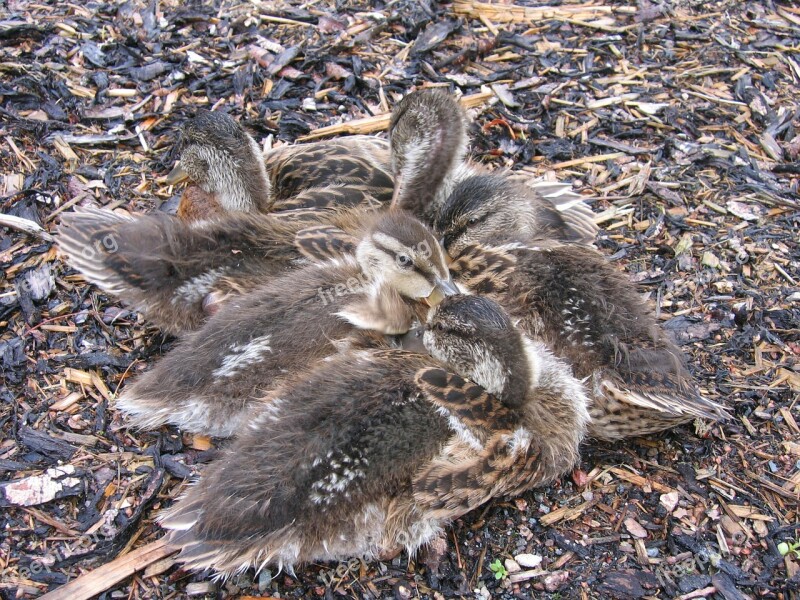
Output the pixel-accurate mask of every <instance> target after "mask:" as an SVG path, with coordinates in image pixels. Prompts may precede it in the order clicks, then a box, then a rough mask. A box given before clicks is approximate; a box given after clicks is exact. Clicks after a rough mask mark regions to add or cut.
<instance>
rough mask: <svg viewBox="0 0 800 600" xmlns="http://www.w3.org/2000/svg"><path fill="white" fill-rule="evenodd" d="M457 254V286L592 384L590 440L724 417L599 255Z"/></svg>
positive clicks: (571, 249) (573, 248) (567, 247)
mask: <svg viewBox="0 0 800 600" xmlns="http://www.w3.org/2000/svg"><path fill="white" fill-rule="evenodd" d="M445 239H448V238H447V236H445ZM455 239H458V238H455ZM455 247H457V248H460V254H456V258H455V260H454V261H453V262H452V263H451V265H450V268H451V270H452V271H453V273H454V274H456V277H457V280H458V282H459V284H461V285H465V286H467V287H468V288H469V289H471V290H472V291H474V292H475V293H481V294H488V295H489V296H490V297H492V298H494V299H496V300H497V301H498V302H499V303H500V304H501V305H502V306H503V307H504V308H505V309H506V310H508V311H509V313H510V314H511V315H512V317H513V318H514V319H517V320H518V321H517V325H518V326H519V327H520V328H522V330H523V331H524V332H525V333H527V334H528V335H530V336H531V337H532V338H534V339H537V340H541V341H543V342H544V343H546V344H547V347H548V348H550V349H551V350H552V351H553V352H554V353H555V354H556V355H557V356H559V357H561V358H564V359H565V360H566V361H567V362H568V363H569V364H570V365H571V366H572V369H573V371H574V373H575V376H576V377H579V378H585V379H586V381H587V383H586V385H587V387H588V388H589V389H590V390H591V393H592V397H593V402H592V405H591V407H590V410H589V412H590V414H591V417H592V419H591V422H590V424H589V436H590V437H594V438H598V439H606V440H614V439H619V438H624V437H631V436H636V435H645V434H648V433H654V432H657V431H662V430H664V429H668V428H670V427H673V426H675V425H678V424H680V423H684V422H687V421H691V420H692V419H694V418H704V419H712V420H719V419H725V418H727V417H728V414H727V412H726V410H725V408H724V407H722V406H720V405H719V404H717V403H715V402H712V401H711V400H708V399H707V398H704V397H703V396H702V395H701V394H700V391H699V390H698V388H697V385H696V384H695V382H694V380H693V379H692V376H691V375H690V374H689V372H688V370H687V369H686V365H685V362H684V359H683V356H682V354H681V352H680V350H679V349H678V347H677V346H676V345H675V343H674V342H673V341H672V340H671V339H669V337H668V335H667V334H666V333H665V332H664V331H663V330H662V329H661V328H660V327H659V326H658V323H657V321H656V319H655V316H654V314H653V311H652V309H651V308H650V306H648V304H647V303H646V302H644V300H643V299H642V297H641V295H640V294H638V293H637V292H636V290H635V289H634V288H633V286H632V285H631V283H630V281H629V280H628V279H627V278H626V277H625V276H624V275H623V274H621V273H619V272H618V271H617V270H616V269H615V268H614V267H613V266H612V265H610V264H609V263H608V262H607V261H606V260H605V259H604V257H603V256H602V255H600V254H599V253H597V252H596V251H594V250H593V249H591V248H587V247H585V246H580V245H576V244H561V245H550V246H549V247H547V246H545V247H535V246H524V245H522V244H519V243H513V244H508V245H506V246H496V247H486V246H481V245H476V246H466V247H461V246H458V245H456V246H455Z"/></svg>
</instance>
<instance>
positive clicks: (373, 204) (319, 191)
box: [273, 179, 392, 213]
mask: <svg viewBox="0 0 800 600" xmlns="http://www.w3.org/2000/svg"><path fill="white" fill-rule="evenodd" d="M391 199H392V191H391V188H380V187H378V188H376V187H372V186H367V185H363V184H362V183H361V181H358V180H350V179H341V180H339V181H337V183H335V184H332V185H325V186H321V187H313V188H309V189H305V190H303V191H301V192H300V193H298V194H296V195H295V196H292V197H290V198H286V199H281V200H277V201H275V203H274V204H273V212H278V213H280V212H285V211H288V210H304V209H314V210H320V209H331V208H347V207H364V208H379V207H380V206H381V205H383V204H387V203H388V202H389V201H390V200H391Z"/></svg>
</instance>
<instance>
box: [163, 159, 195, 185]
mask: <svg viewBox="0 0 800 600" xmlns="http://www.w3.org/2000/svg"><path fill="white" fill-rule="evenodd" d="M187 179H189V173H187V172H186V170H185V169H184V168H183V167H182V166H181V163H179V162H177V163H175V166H174V167H173V168H172V171H170V172H169V175H167V177H166V179H165V180H164V181H166V183H167V185H175V184H177V183H180V182H181V181H186V180H187Z"/></svg>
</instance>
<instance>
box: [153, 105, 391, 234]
mask: <svg viewBox="0 0 800 600" xmlns="http://www.w3.org/2000/svg"><path fill="white" fill-rule="evenodd" d="M181 143H182V145H183V148H182V152H181V159H180V163H179V164H178V165H176V167H175V168H174V169H173V170H172V172H170V174H169V175H168V176H167V179H166V182H167V183H169V184H176V183H179V182H180V181H182V180H184V179H187V178H188V179H190V180H191V181H192V182H193V183H194V184H195V186H197V187H199V188H200V189H201V190H202V191H204V192H206V193H207V194H208V196H200V195H198V194H197V193H196V192H195V190H194V186H190V187H189V188H187V190H186V192H185V193H184V195H183V197H182V198H181V202H180V205H179V207H178V214H179V215H181V216H183V217H184V218H188V219H195V220H204V219H207V218H211V217H214V216H217V215H218V214H220V213H222V212H250V213H268V212H274V211H280V210H291V209H297V208H328V207H332V206H356V205H362V204H363V205H366V206H379V205H381V203H387V204H388V202H389V200H390V199H391V195H392V188H393V183H392V178H391V175H390V173H389V170H388V166H386V165H388V160H389V146H388V143H387V142H386V141H385V140H381V139H379V138H375V137H371V136H354V137H351V138H343V139H340V140H333V141H323V142H317V143H314V144H304V145H298V146H282V147H280V148H277V149H275V150H271V151H268V152H267V153H266V154H263V155H262V153H261V150H260V148H259V147H258V144H257V143H256V142H255V140H254V139H253V138H252V136H250V134H248V133H247V132H246V131H245V130H244V129H243V128H242V127H241V126H240V125H239V124H238V123H237V122H236V121H234V120H233V119H232V118H231V117H230V116H229V115H227V114H225V113H222V112H217V111H214V112H211V111H201V112H199V113H198V115H197V116H196V117H194V118H193V119H190V120H189V121H187V122H186V123H185V125H184V126H183V130H182V135H181Z"/></svg>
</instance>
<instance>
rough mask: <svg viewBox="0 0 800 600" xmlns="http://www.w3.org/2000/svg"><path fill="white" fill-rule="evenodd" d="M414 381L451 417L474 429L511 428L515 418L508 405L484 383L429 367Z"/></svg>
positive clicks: (483, 430)
mask: <svg viewBox="0 0 800 600" xmlns="http://www.w3.org/2000/svg"><path fill="white" fill-rule="evenodd" d="M415 383H416V384H417V386H418V387H419V388H420V390H422V392H423V394H424V395H425V397H426V399H427V400H428V401H429V402H431V403H432V404H434V405H435V406H437V407H439V408H440V409H441V412H442V413H444V414H445V415H446V416H447V417H448V418H450V420H451V426H452V421H456V422H458V423H459V424H461V425H462V426H464V427H466V428H469V429H471V430H474V431H476V432H490V433H496V432H500V431H511V430H512V429H513V428H514V427H515V425H516V418H515V415H514V413H513V411H511V410H510V409H509V408H508V407H507V406H505V405H504V404H503V403H502V402H501V401H500V400H498V399H497V397H496V396H494V395H493V394H490V393H489V392H487V391H486V390H485V389H484V388H483V387H481V386H480V385H477V384H475V383H472V382H471V381H469V380H467V379H464V378H463V377H461V376H459V375H456V374H454V373H450V372H449V371H447V370H445V369H440V368H436V367H430V368H426V369H420V370H419V371H418V372H417V375H416V378H415Z"/></svg>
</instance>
